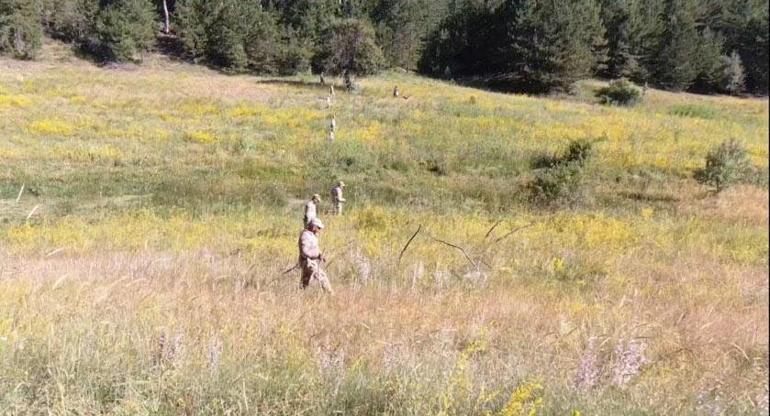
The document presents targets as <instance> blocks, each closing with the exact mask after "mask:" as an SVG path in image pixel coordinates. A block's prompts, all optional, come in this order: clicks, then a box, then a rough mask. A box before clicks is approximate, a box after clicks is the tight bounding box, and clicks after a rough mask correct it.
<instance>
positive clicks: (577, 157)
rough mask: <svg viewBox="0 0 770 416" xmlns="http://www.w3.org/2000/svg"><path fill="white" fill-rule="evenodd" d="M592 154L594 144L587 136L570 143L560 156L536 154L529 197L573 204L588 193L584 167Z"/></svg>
mask: <svg viewBox="0 0 770 416" xmlns="http://www.w3.org/2000/svg"><path fill="white" fill-rule="evenodd" d="M592 155H593V144H592V143H591V142H588V141H584V140H577V141H573V142H571V143H570V145H569V147H568V148H567V151H566V152H564V154H562V155H558V156H550V155H548V156H543V155H540V156H537V157H535V158H534V159H533V161H532V164H533V167H535V168H536V171H535V177H534V179H533V180H532V181H531V182H530V183H529V184H528V185H527V187H528V190H529V194H530V200H531V201H532V202H534V203H537V204H540V205H573V204H575V203H577V202H579V201H581V200H582V199H583V197H584V196H585V193H584V190H583V176H584V168H585V166H586V165H587V163H588V162H589V161H590V159H591V156H592Z"/></svg>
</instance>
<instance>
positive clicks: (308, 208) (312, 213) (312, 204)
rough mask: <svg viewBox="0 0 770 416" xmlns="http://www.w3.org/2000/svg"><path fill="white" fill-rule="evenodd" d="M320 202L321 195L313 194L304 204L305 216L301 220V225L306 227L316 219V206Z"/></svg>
mask: <svg viewBox="0 0 770 416" xmlns="http://www.w3.org/2000/svg"><path fill="white" fill-rule="evenodd" d="M320 202H321V195H318V194H313V197H312V198H310V200H309V201H307V202H306V203H305V216H304V217H303V219H302V224H303V225H304V226H305V227H307V225H308V224H309V223H310V221H312V220H313V219H315V218H317V217H318V204H319V203H320Z"/></svg>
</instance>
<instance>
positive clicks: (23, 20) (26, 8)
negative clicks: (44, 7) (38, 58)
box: [0, 0, 43, 59]
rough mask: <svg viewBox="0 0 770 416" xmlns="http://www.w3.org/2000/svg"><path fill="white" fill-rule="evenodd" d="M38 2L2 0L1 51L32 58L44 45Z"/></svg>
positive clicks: (17, 56)
mask: <svg viewBox="0 0 770 416" xmlns="http://www.w3.org/2000/svg"><path fill="white" fill-rule="evenodd" d="M38 6H39V4H38V2H37V1H31V0H0V53H10V54H12V55H14V56H15V57H16V58H21V59H32V58H34V57H35V55H36V54H37V51H38V50H39V49H40V46H41V45H42V38H43V27H42V25H41V23H40V13H39V10H38Z"/></svg>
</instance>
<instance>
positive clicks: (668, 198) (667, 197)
mask: <svg viewBox="0 0 770 416" xmlns="http://www.w3.org/2000/svg"><path fill="white" fill-rule="evenodd" d="M618 195H619V196H621V197H623V198H628V199H632V200H634V201H644V202H679V201H680V198H677V197H676V196H674V195H671V194H665V193H660V192H631V191H620V192H618Z"/></svg>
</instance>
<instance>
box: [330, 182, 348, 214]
mask: <svg viewBox="0 0 770 416" xmlns="http://www.w3.org/2000/svg"><path fill="white" fill-rule="evenodd" d="M344 187H345V182H342V181H339V182H338V183H337V186H335V187H334V188H332V192H331V194H332V203H333V204H334V214H335V215H342V204H343V203H344V202H346V200H345V198H343V197H342V188H344Z"/></svg>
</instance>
